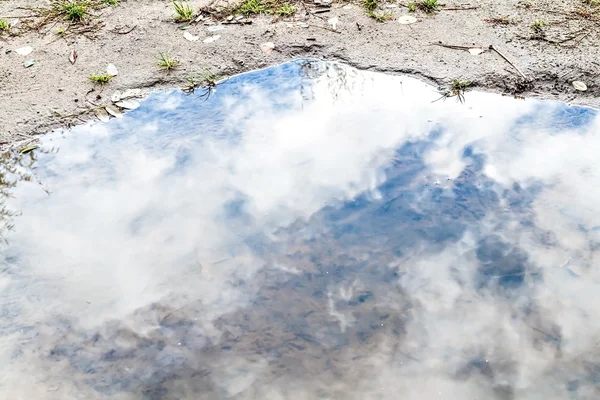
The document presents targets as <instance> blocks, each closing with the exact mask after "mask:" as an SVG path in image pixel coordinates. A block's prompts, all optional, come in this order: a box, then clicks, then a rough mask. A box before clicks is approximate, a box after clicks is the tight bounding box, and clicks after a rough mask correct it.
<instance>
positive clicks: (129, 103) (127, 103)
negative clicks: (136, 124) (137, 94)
mask: <svg viewBox="0 0 600 400" xmlns="http://www.w3.org/2000/svg"><path fill="white" fill-rule="evenodd" d="M115 104H116V105H118V106H119V107H121V108H126V109H128V110H135V109H136V108H138V107H139V106H140V103H138V102H137V101H135V100H121V101H119V102H118V103H115Z"/></svg>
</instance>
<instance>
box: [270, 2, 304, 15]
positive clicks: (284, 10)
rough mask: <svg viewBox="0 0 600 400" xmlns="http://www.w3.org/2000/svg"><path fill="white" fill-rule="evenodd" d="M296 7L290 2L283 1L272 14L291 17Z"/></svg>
mask: <svg viewBox="0 0 600 400" xmlns="http://www.w3.org/2000/svg"><path fill="white" fill-rule="evenodd" d="M296 11H298V9H297V8H296V7H294V6H293V5H291V4H290V3H283V4H282V5H281V6H279V8H276V9H275V11H274V12H273V14H275V15H279V16H280V17H291V16H292V15H294V14H296Z"/></svg>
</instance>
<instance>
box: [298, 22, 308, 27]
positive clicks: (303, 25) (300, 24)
mask: <svg viewBox="0 0 600 400" xmlns="http://www.w3.org/2000/svg"><path fill="white" fill-rule="evenodd" d="M296 25H297V26H299V27H300V28H308V24H307V23H306V22H296Z"/></svg>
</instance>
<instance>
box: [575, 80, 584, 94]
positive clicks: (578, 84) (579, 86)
mask: <svg viewBox="0 0 600 400" xmlns="http://www.w3.org/2000/svg"><path fill="white" fill-rule="evenodd" d="M573 87H574V88H575V90H579V91H580V92H585V91H586V90H587V85H586V84H585V83H584V82H581V81H573Z"/></svg>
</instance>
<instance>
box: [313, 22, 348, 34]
mask: <svg viewBox="0 0 600 400" xmlns="http://www.w3.org/2000/svg"><path fill="white" fill-rule="evenodd" d="M308 26H312V27H313V28H321V29H325V30H326V31H331V32H335V33H342V32H340V31H337V30H335V29H333V28H329V27H327V26H321V25H314V24H308Z"/></svg>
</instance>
